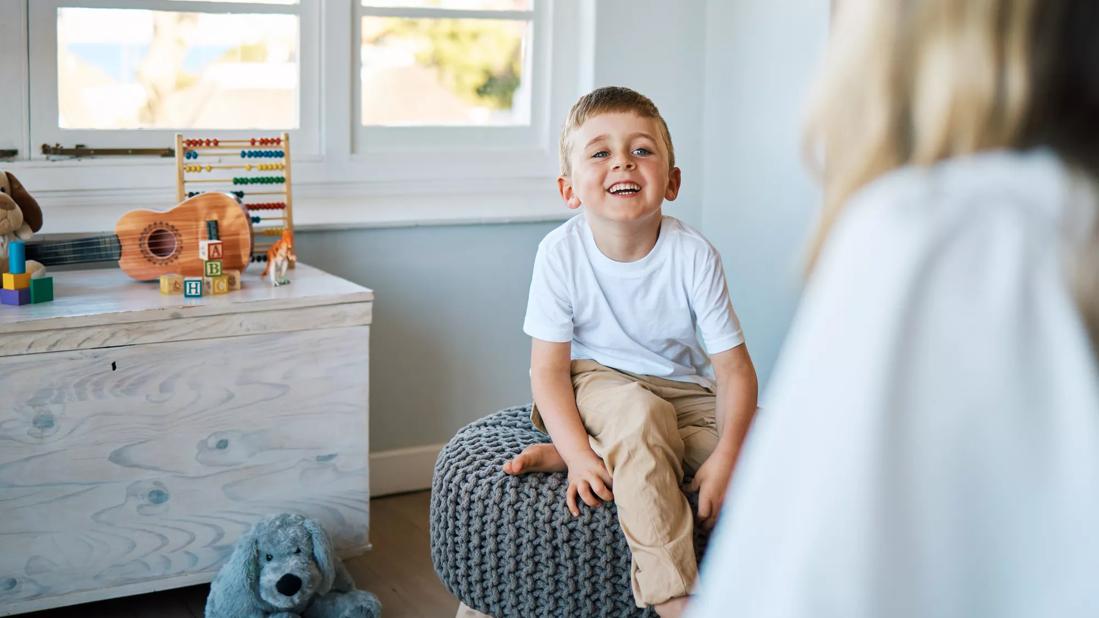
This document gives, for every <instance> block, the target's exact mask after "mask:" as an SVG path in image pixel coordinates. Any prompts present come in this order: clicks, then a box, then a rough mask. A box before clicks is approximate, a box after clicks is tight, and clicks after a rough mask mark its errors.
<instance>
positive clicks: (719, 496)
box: [692, 345, 759, 527]
mask: <svg viewBox="0 0 1099 618" xmlns="http://www.w3.org/2000/svg"><path fill="white" fill-rule="evenodd" d="M710 362H711V363H712V364H713V367H714V376H715V377H716V378H717V397H716V404H715V407H716V409H715V412H714V414H715V417H716V419H717V431H718V441H717V448H715V449H714V452H713V453H711V454H710V457H709V458H707V459H706V461H705V462H703V464H702V466H700V467H699V469H698V472H697V473H695V478H694V482H693V483H692V488H693V489H695V490H698V492H699V495H698V518H699V519H700V520H701V521H702V523H703V525H705V526H707V527H712V526H713V525H714V523H716V522H717V516H718V514H719V513H720V511H721V506H722V504H723V503H724V501H725V490H726V488H727V487H728V485H729V477H731V476H732V474H733V468H734V467H735V466H736V460H737V458H738V457H739V456H740V448H741V446H742V445H743V444H744V438H745V436H747V435H748V427H749V426H751V424H752V418H753V417H754V416H755V413H756V404H757V399H758V393H759V382H758V380H757V378H756V370H755V367H754V366H753V365H752V358H751V357H750V356H749V355H748V346H746V345H739V346H737V347H735V348H732V349H730V350H725V351H724V352H719V353H717V354H714V355H713V356H711V357H710Z"/></svg>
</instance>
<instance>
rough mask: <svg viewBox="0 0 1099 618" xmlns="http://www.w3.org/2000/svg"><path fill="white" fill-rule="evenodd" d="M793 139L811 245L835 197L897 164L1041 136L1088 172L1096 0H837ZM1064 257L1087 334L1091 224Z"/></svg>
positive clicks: (1097, 281)
mask: <svg viewBox="0 0 1099 618" xmlns="http://www.w3.org/2000/svg"><path fill="white" fill-rule="evenodd" d="M837 6H838V7H839V8H838V11H837V14H836V22H835V24H834V27H835V30H834V32H833V45H832V48H831V49H830V50H829V58H828V62H827V65H826V68H825V71H824V73H823V74H822V76H821V79H820V81H819V83H818V84H817V89H816V92H815V93H814V96H813V98H812V104H811V107H810V115H809V122H808V125H807V128H806V135H805V147H806V153H807V156H808V158H809V159H810V162H811V166H812V167H814V168H815V169H816V170H817V172H818V173H819V174H820V176H821V178H822V180H823V186H824V200H825V205H824V212H823V214H822V219H821V222H820V225H819V228H818V229H817V232H816V235H815V238H814V239H813V241H812V243H811V246H810V250H809V264H810V268H811V267H812V264H813V262H814V261H815V260H816V258H817V256H818V255H819V252H820V249H821V247H822V245H823V244H824V242H825V241H826V239H827V237H828V233H829V230H830V229H831V227H832V225H833V223H834V222H835V220H836V218H837V217H838V215H839V214H840V212H841V210H842V209H843V206H844V204H845V203H846V202H847V200H848V198H850V197H851V195H852V194H853V193H855V192H856V191H857V190H858V189H860V188H861V187H863V186H864V185H866V184H867V183H869V182H870V181H871V180H873V179H874V178H876V177H878V176H880V175H882V174H883V173H885V172H888V171H890V170H892V169H895V168H898V167H901V166H904V165H931V164H933V163H936V162H938V161H942V160H944V159H948V158H951V157H956V156H960V155H966V154H970V153H975V152H978V151H982V150H990V149H997V148H1009V149H1025V148H1032V147H1035V146H1047V147H1050V148H1052V149H1053V150H1054V151H1056V152H1057V153H1058V155H1060V156H1061V157H1062V158H1063V159H1064V160H1065V161H1066V162H1067V163H1069V164H1070V165H1071V166H1072V167H1073V168H1074V169H1075V170H1078V171H1082V172H1084V176H1085V177H1090V180H1091V181H1092V184H1094V183H1095V182H1096V181H1099V132H1097V131H1096V124H1095V123H1096V122H1097V119H1099V33H1097V31H1096V24H1099V1H1097V0H963V1H959V0H842V1H841V2H838V3H837ZM1091 239H1092V241H1091V243H1090V245H1089V246H1087V247H1085V249H1084V251H1083V252H1081V253H1080V255H1078V256H1077V259H1076V260H1075V263H1074V264H1073V265H1072V269H1073V270H1074V271H1075V272H1076V278H1075V280H1074V281H1073V286H1074V288H1075V292H1076V294H1077V297H1078V299H1079V304H1080V307H1081V309H1082V311H1083V314H1084V317H1085V319H1086V320H1087V322H1088V327H1089V329H1090V331H1091V335H1092V340H1093V342H1094V343H1095V345H1096V347H1097V348H1099V228H1097V229H1096V230H1093V231H1092V232H1091Z"/></svg>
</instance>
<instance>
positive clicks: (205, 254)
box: [198, 240, 224, 260]
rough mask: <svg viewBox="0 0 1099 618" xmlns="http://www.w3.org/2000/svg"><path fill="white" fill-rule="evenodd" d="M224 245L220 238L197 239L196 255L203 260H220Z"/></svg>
mask: <svg viewBox="0 0 1099 618" xmlns="http://www.w3.org/2000/svg"><path fill="white" fill-rule="evenodd" d="M223 250H224V246H223V245H222V244H221V241H220V240H200V241H198V257H200V258H202V259H204V260H220V259H221V258H222V251H223Z"/></svg>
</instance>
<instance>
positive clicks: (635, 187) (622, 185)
mask: <svg viewBox="0 0 1099 618" xmlns="http://www.w3.org/2000/svg"><path fill="white" fill-rule="evenodd" d="M640 192H641V185H639V184H637V183H636V182H616V183H614V184H613V185H611V186H610V188H609V189H607V193H610V194H611V195H623V196H627V195H636V194H637V193H640Z"/></svg>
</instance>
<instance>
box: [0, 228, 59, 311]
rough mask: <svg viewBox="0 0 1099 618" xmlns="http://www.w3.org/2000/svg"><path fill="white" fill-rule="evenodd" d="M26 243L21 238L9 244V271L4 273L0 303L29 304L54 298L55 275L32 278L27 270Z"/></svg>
mask: <svg viewBox="0 0 1099 618" xmlns="http://www.w3.org/2000/svg"><path fill="white" fill-rule="evenodd" d="M26 255H27V252H26V245H25V244H24V243H23V241H21V240H13V241H11V242H10V243H9V244H8V272H6V273H4V276H3V280H4V289H2V290H0V303H3V304H5V305H29V304H31V303H44V302H47V301H51V300H53V277H39V278H37V279H31V276H30V273H28V272H27V258H26Z"/></svg>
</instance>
